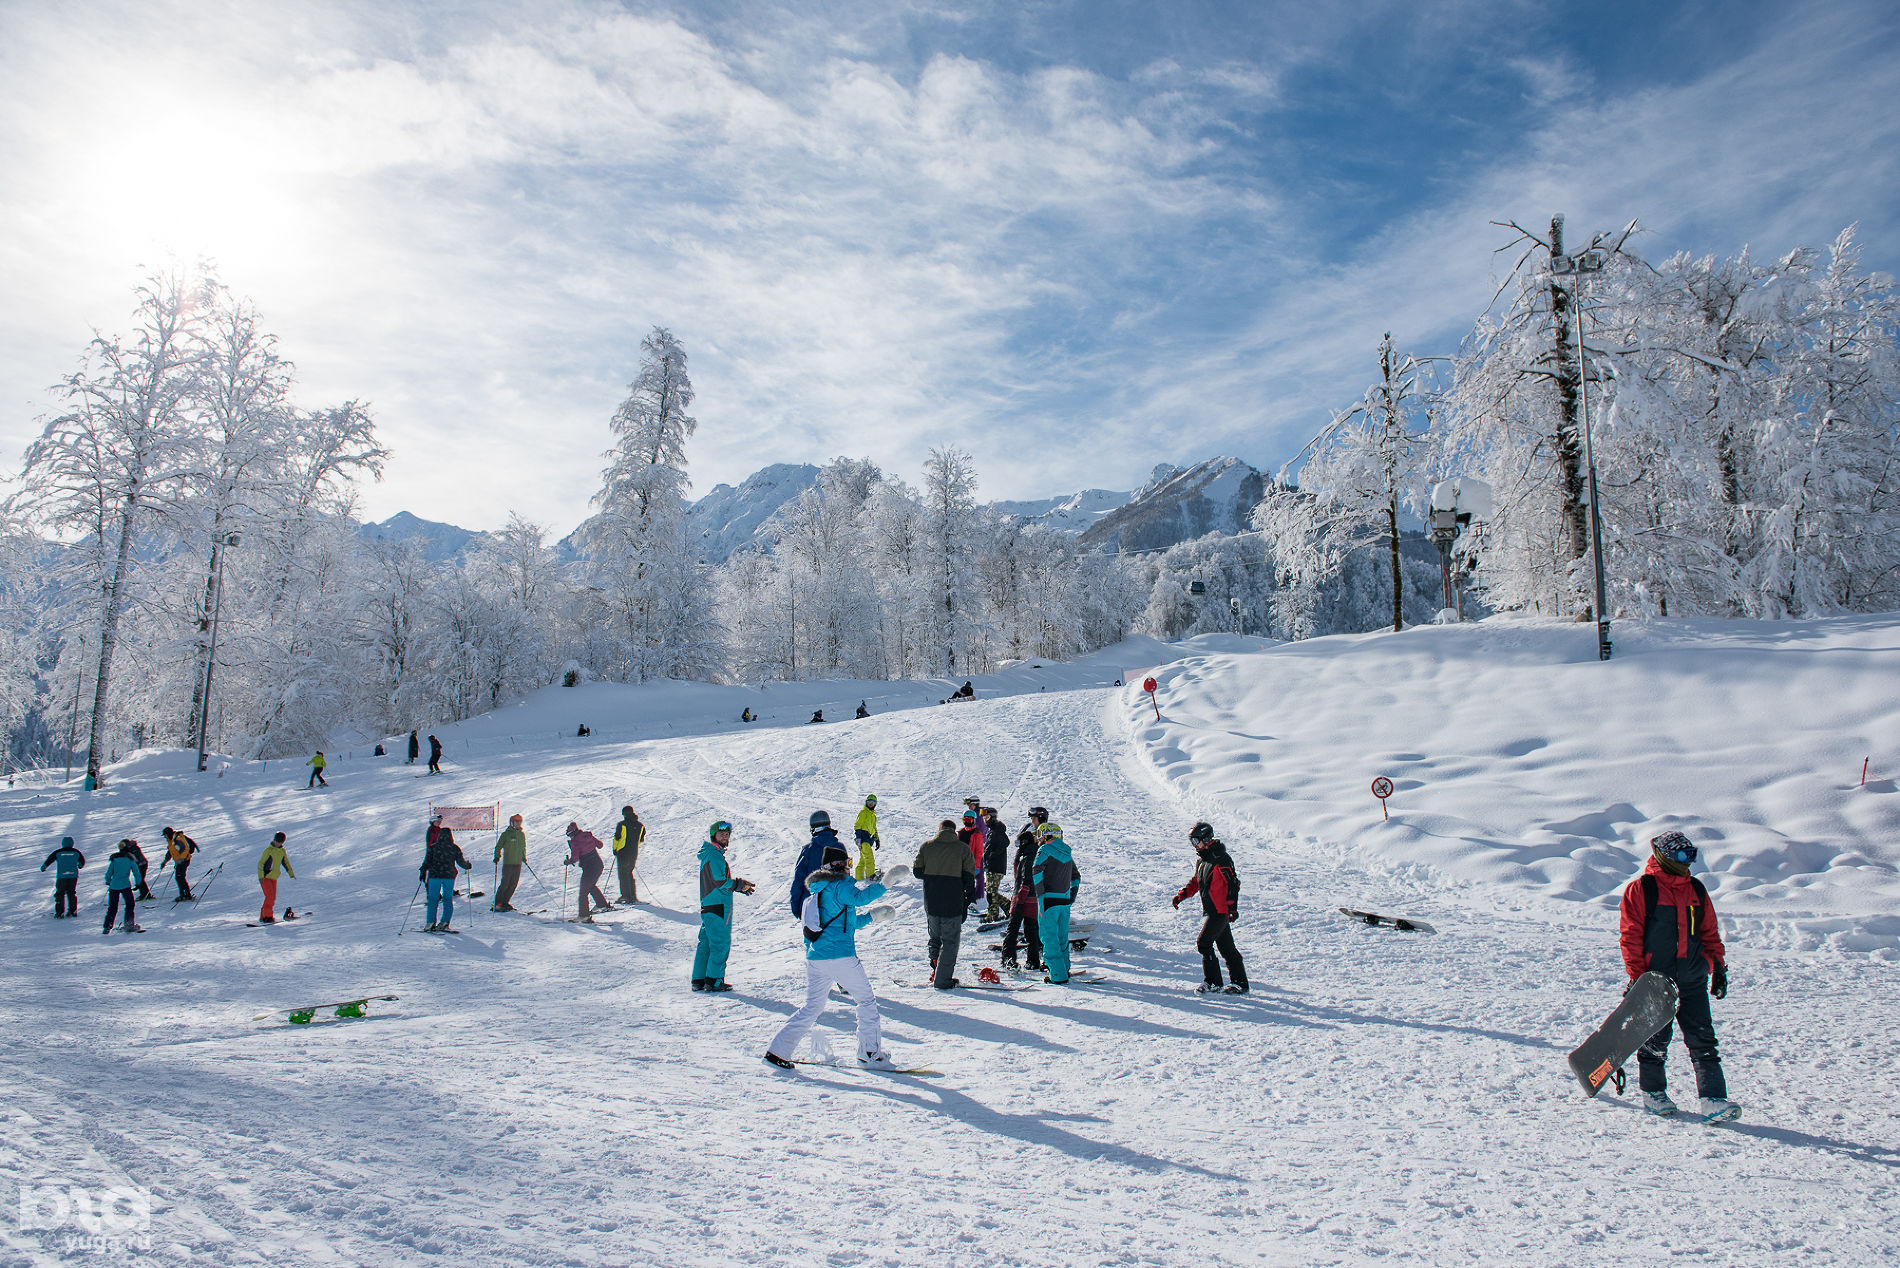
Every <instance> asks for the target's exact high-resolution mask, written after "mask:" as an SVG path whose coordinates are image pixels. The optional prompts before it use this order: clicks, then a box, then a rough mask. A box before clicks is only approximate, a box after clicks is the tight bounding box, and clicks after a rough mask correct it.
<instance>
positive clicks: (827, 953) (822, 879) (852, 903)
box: [805, 871, 884, 960]
mask: <svg viewBox="0 0 1900 1268" xmlns="http://www.w3.org/2000/svg"><path fill="white" fill-rule="evenodd" d="M806 884H807V885H808V886H809V887H810V890H811V897H813V898H815V899H817V900H818V910H817V911H816V912H815V913H813V914H814V918H815V919H816V920H817V921H818V924H819V927H820V928H822V929H823V930H824V932H823V933H821V934H819V935H818V936H817V937H816V938H815V939H814V938H807V939H805V958H806V959H807V960H842V959H845V958H846V957H847V956H855V955H857V953H858V930H860V929H862V928H864V926H866V925H868V924H870V923H871V913H870V912H868V911H853V910H851V909H852V908H854V907H868V906H870V905H871V904H872V903H874V902H876V901H877V900H878V899H880V898H882V897H884V886H883V884H882V883H881V882H878V881H872V882H871V883H870V884H868V885H859V884H858V883H857V882H856V881H854V880H852V879H851V874H850V873H849V872H825V871H818V872H814V873H812V875H811V876H809V877H807V878H806Z"/></svg>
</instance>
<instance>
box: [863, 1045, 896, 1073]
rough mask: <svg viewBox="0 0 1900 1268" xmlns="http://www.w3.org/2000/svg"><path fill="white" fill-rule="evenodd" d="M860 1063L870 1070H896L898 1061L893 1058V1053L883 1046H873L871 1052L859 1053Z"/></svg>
mask: <svg viewBox="0 0 1900 1268" xmlns="http://www.w3.org/2000/svg"><path fill="white" fill-rule="evenodd" d="M858 1064H859V1065H861V1066H864V1067H865V1068H866V1069H870V1070H895V1069H896V1068H897V1063H896V1062H895V1061H893V1060H891V1054H890V1053H888V1052H886V1051H884V1049H882V1048H873V1049H871V1050H870V1051H869V1052H860V1053H859V1054H858Z"/></svg>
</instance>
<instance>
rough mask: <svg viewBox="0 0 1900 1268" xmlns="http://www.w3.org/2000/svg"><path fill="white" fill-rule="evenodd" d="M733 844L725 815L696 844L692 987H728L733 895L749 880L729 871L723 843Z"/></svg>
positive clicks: (742, 890)
mask: <svg viewBox="0 0 1900 1268" xmlns="http://www.w3.org/2000/svg"><path fill="white" fill-rule="evenodd" d="M731 844H732V825H731V824H730V823H727V822H726V821H725V820H724V819H721V820H719V821H718V822H717V823H715V824H713V825H712V827H711V828H709V829H708V830H707V832H706V839H705V841H703V842H701V843H700V847H699V945H698V946H697V948H695V949H694V951H693V989H694V990H696V991H729V990H731V989H732V988H731V987H730V986H727V985H726V956H727V954H728V953H730V952H731V950H732V895H733V894H734V892H737V893H741V894H749V893H751V892H752V882H751V881H749V880H745V879H744V878H742V877H737V876H734V875H733V874H732V869H731V868H730V867H728V866H727V865H726V847H727V846H728V845H731Z"/></svg>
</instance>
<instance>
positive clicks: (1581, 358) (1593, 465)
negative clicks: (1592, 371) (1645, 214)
mask: <svg viewBox="0 0 1900 1268" xmlns="http://www.w3.org/2000/svg"><path fill="white" fill-rule="evenodd" d="M1608 259H1609V257H1608V256H1607V254H1606V253H1604V252H1603V251H1601V250H1599V249H1597V248H1595V247H1592V248H1591V249H1590V250H1588V251H1580V252H1578V253H1577V254H1576V255H1559V256H1556V257H1554V258H1553V259H1552V260H1551V262H1550V271H1551V272H1552V273H1554V274H1556V275H1557V276H1558V277H1570V278H1575V279H1576V280H1575V282H1574V283H1573V284H1572V290H1571V292H1570V298H1571V302H1572V304H1573V305H1574V306H1575V308H1576V310H1577V406H1578V410H1579V412H1580V413H1581V415H1582V426H1583V455H1584V464H1585V465H1586V466H1587V467H1588V468H1589V469H1590V550H1591V553H1592V555H1593V556H1594V563H1595V565H1596V582H1597V585H1596V591H1597V602H1596V607H1597V659H1598V660H1608V659H1609V658H1610V614H1609V611H1608V610H1607V608H1606V607H1605V606H1604V605H1605V597H1604V584H1603V515H1602V512H1601V510H1600V509H1599V508H1598V505H1597V459H1596V444H1595V442H1594V441H1593V440H1592V438H1591V436H1590V389H1589V378H1590V375H1589V368H1588V365H1587V363H1586V358H1585V354H1584V348H1583V278H1584V275H1585V274H1588V273H1598V272H1601V271H1602V269H1603V266H1604V264H1605V263H1606V262H1607V261H1608Z"/></svg>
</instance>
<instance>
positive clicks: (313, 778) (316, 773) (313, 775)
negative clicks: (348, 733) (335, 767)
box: [304, 749, 330, 788]
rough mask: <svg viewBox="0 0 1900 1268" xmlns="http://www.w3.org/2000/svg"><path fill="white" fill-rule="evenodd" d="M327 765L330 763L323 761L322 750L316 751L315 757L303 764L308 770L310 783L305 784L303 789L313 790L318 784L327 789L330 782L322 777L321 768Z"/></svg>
mask: <svg viewBox="0 0 1900 1268" xmlns="http://www.w3.org/2000/svg"><path fill="white" fill-rule="evenodd" d="M329 764H330V763H329V762H328V761H326V760H325V759H324V756H323V750H322V749H318V750H317V755H316V756H315V757H313V758H311V759H310V760H309V761H307V762H305V763H304V765H305V766H308V767H309V768H310V782H309V783H307V784H305V785H304V787H305V788H315V787H316V786H317V785H318V784H322V785H323V786H324V787H325V788H328V787H329V786H330V781H329V780H327V779H325V778H324V777H323V768H324V767H325V766H328V765H329Z"/></svg>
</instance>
